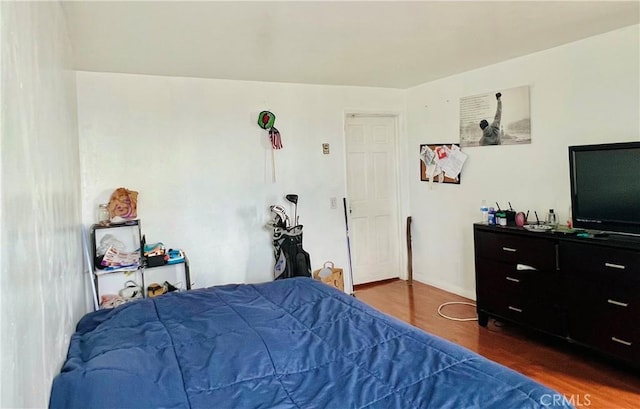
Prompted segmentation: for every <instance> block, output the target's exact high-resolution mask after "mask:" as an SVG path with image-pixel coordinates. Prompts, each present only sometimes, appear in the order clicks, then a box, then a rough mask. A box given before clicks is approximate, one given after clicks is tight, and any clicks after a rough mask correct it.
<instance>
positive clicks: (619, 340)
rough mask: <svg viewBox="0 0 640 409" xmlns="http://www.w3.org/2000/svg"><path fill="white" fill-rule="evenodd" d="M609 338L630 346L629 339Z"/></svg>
mask: <svg viewBox="0 0 640 409" xmlns="http://www.w3.org/2000/svg"><path fill="white" fill-rule="evenodd" d="M611 340H612V341H613V342H617V343H618V344H622V345H626V346H628V347H630V346H631V342H629V341H624V340H622V339H620V338H616V337H611Z"/></svg>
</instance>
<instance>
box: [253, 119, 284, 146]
mask: <svg viewBox="0 0 640 409" xmlns="http://www.w3.org/2000/svg"><path fill="white" fill-rule="evenodd" d="M275 122H276V116H275V115H274V114H273V113H271V112H269V111H262V112H260V115H258V125H259V126H260V128H262V129H267V130H269V139H270V140H271V148H272V149H282V138H281V137H280V132H279V131H278V129H276V127H275V126H273V124H274V123H275Z"/></svg>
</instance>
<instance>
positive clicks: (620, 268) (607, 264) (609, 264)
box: [604, 263, 625, 270]
mask: <svg viewBox="0 0 640 409" xmlns="http://www.w3.org/2000/svg"><path fill="white" fill-rule="evenodd" d="M604 266H605V267H611V268H617V269H619V270H624V269H625V266H623V265H622V264H613V263H604Z"/></svg>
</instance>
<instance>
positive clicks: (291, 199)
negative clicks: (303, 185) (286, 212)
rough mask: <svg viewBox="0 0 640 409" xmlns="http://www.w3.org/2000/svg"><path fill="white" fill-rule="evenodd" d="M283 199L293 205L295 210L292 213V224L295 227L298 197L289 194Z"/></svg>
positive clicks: (296, 223)
mask: <svg viewBox="0 0 640 409" xmlns="http://www.w3.org/2000/svg"><path fill="white" fill-rule="evenodd" d="M285 198H286V199H287V200H288V201H289V202H291V203H293V204H294V205H295V210H294V211H293V222H294V223H295V225H296V226H297V225H298V195H293V194H289V195H286V196H285Z"/></svg>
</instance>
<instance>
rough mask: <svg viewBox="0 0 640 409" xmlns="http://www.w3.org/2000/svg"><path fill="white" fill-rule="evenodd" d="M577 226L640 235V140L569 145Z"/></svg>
mask: <svg viewBox="0 0 640 409" xmlns="http://www.w3.org/2000/svg"><path fill="white" fill-rule="evenodd" d="M569 166H570V171H571V210H572V217H573V224H574V227H578V228H585V229H595V230H602V231H611V232H620V233H632V234H640V142H626V143H613V144H601V145H582V146H570V147H569Z"/></svg>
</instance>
